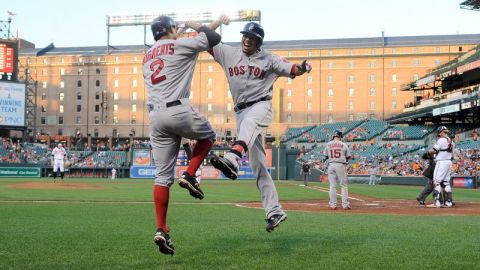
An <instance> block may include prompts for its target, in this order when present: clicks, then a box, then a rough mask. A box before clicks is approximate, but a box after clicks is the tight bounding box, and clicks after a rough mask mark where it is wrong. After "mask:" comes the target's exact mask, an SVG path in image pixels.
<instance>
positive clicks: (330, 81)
mask: <svg viewBox="0 0 480 270" xmlns="http://www.w3.org/2000/svg"><path fill="white" fill-rule="evenodd" d="M327 82H329V83H333V76H332V75H328V76H327Z"/></svg>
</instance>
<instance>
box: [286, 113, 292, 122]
mask: <svg viewBox="0 0 480 270" xmlns="http://www.w3.org/2000/svg"><path fill="white" fill-rule="evenodd" d="M287 122H288V123H291V122H292V115H291V114H287Z"/></svg>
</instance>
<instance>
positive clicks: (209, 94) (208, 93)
mask: <svg viewBox="0 0 480 270" xmlns="http://www.w3.org/2000/svg"><path fill="white" fill-rule="evenodd" d="M207 98H209V99H211V98H213V91H212V90H209V91H207Z"/></svg>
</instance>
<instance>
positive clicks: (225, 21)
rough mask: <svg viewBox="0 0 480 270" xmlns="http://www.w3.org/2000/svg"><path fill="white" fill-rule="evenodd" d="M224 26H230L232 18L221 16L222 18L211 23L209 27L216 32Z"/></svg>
mask: <svg viewBox="0 0 480 270" xmlns="http://www.w3.org/2000/svg"><path fill="white" fill-rule="evenodd" d="M222 24H224V25H229V24H230V18H229V17H228V16H227V15H225V14H222V15H220V18H218V20H216V21H213V22H211V23H210V24H209V25H208V28H210V29H212V30H215V29H217V28H218V27H220V25H222Z"/></svg>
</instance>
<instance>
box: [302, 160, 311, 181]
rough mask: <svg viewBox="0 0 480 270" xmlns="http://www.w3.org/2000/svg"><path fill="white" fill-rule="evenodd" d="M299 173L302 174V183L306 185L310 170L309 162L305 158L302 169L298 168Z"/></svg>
mask: <svg viewBox="0 0 480 270" xmlns="http://www.w3.org/2000/svg"><path fill="white" fill-rule="evenodd" d="M300 174H301V175H303V184H304V185H305V186H308V175H310V174H311V172H310V164H308V162H307V161H306V160H305V161H304V162H303V165H302V169H301V170H300Z"/></svg>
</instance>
